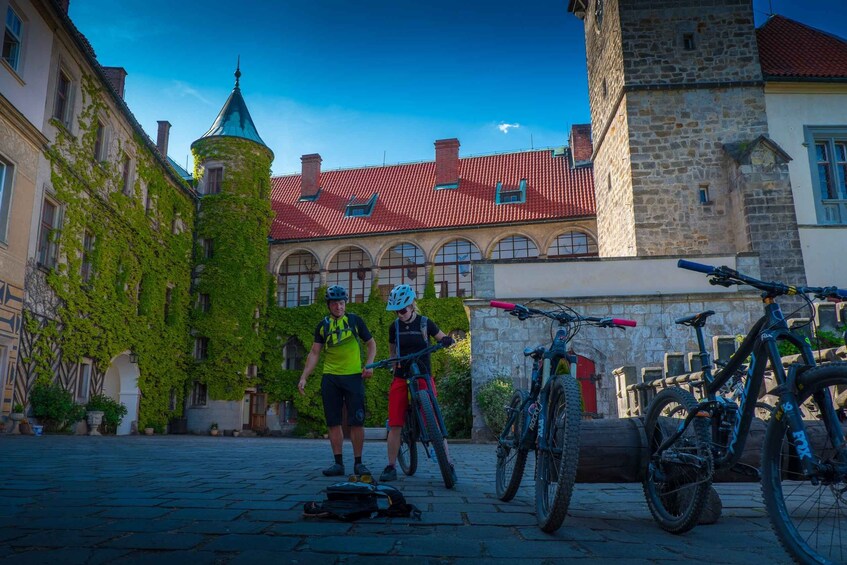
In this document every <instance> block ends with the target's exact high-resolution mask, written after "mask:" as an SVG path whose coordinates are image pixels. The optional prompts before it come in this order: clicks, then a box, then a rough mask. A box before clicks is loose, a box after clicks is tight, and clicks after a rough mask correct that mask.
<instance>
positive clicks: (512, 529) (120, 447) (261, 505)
mask: <svg viewBox="0 0 847 565" xmlns="http://www.w3.org/2000/svg"><path fill="white" fill-rule="evenodd" d="M344 449H345V463H346V464H347V466H348V469H349V468H350V467H352V453H351V450H350V445H349V443H345V446H344ZM451 452H452V454H453V456H454V457H455V459H456V470H457V473H458V476H459V484H458V485H457V486H456V488H455V489H453V490H449V491H448V490H446V489H445V488H444V486H443V483H441V480H440V476H438V475H437V473H438V471H437V465H436V464H435V463H434V462H430V461H428V460H426V459H425V457H424V458H422V459H421V461H420V464H419V468H418V472H417V474H416V475H415V476H414V477H404V476H402V474H401V478H400V479H399V480H398V481H397V482H396V483H393V484H395V485H396V486H397V487H398V488H400V489H401V490H402V491H403V493H404V494H405V496H406V497H407V498H408V500H409V501H410V502H411V503H413V504H415V505H417V506H418V507H419V508H421V509H422V510H423V516H422V519H421V520H420V521H415V520H411V519H408V518H403V519H398V518H393V519H386V518H379V519H372V520H360V521H358V522H354V523H341V522H327V521H315V520H314V519H305V518H303V517H302V515H301V509H302V506H303V503H304V502H307V501H310V500H320V499H321V498H322V496H321V493H320V491H321V489H323V488H324V487H326V486H327V485H329V484H330V483H332V482H335V479H330V478H326V477H323V476H322V475H321V473H320V469H322V468H324V467H326V466H327V465H328V464H329V463H330V462H331V457H330V451H329V444H328V442H327V441H326V440H299V439H279V438H231V437H216V438H213V437H198V436H152V437H148V436H131V437H99V438H97V437H86V436H42V437H22V436H14V437H13V436H8V435H7V436H3V437H0V461H2V481H1V482H0V560H4V561H14V563H16V564H28V563H51V564H52V563H60V564H63V565H64V564H72V563H91V564H95V563H106V562H108V563H155V564H157V565H161V564H163V563H172V562H173V563H177V562H178V563H232V564H238V563H251V564H255V563H271V562H273V563H280V562H282V563H392V564H394V563H403V562H409V563H411V562H414V563H495V564H496V563H514V562H515V559H520V561H521V562H522V563H523V562H529V563H564V562H586V563H588V562H591V563H598V564H602V563H610V564H611V563H614V564H615V565H626V564H634V563H668V564H670V563H676V562H679V561H681V560H689V559H697V560H701V561H707V562H711V563H741V562H753V563H764V562H767V563H789V562H790V560H789V559H788V557H787V555H786V554H784V553H783V551H782V550H781V548H780V547H779V544H778V543H777V541H776V538H775V537H774V535H773V533H772V532H771V530H770V527H769V525H768V522H767V517H766V515H765V512H764V508H763V506H762V503H761V497H760V494H759V486H758V484H742V485H739V484H732V485H718V487H717V488H718V491H719V492H720V495H721V498H722V501H723V505H724V513H723V517H722V518H721V520H720V521H719V522H718V523H717V524H715V525H711V526H700V527H698V528H695V529H694V530H693V531H692V532H689V533H688V534H685V535H683V536H672V535H670V534H667V533H665V532H663V531H662V530H660V529H659V528H658V526H657V525H656V524H655V523H654V522H653V521H652V519H651V517H650V515H649V511H648V510H647V506H646V504H645V502H644V497H643V495H642V493H641V487H640V485H635V484H578V485H576V491H575V494H574V498H573V500H572V503H571V507H570V513H569V516H568V518H567V520H566V521H565V524H564V525H563V527H562V528H561V529H560V530H559V531H558V532H557V533H556V534H553V535H549V534H545V533H543V532H541V531H540V530H539V529H538V528H537V527H536V526H535V515H534V509H533V494H534V481H533V480H532V475H531V473H532V459H533V457H532V456H530V461H529V464H528V465H527V474H526V476H525V477H524V483H523V485H522V486H521V490H520V491H519V492H518V495H517V496H516V497H515V499H514V500H513V501H511V502H509V503H502V502H500V501H499V500H498V499H497V498H496V497H495V495H494V484H493V469H494V448H493V446H492V445H480V444H463V443H456V444H453V445H451ZM364 455H365V457H364V459H365V463H366V464H367V465H369V466H370V468H371V470H372V471H374V472H375V473H378V472H379V471H380V470H381V469H382V467H383V466H384V464H385V443H384V442H367V443H366V444H365V454H364Z"/></svg>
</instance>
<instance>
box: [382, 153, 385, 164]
mask: <svg viewBox="0 0 847 565" xmlns="http://www.w3.org/2000/svg"><path fill="white" fill-rule="evenodd" d="M382 166H383V167H384V166H385V149H383V150H382Z"/></svg>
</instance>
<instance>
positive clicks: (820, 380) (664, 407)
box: [643, 260, 847, 563]
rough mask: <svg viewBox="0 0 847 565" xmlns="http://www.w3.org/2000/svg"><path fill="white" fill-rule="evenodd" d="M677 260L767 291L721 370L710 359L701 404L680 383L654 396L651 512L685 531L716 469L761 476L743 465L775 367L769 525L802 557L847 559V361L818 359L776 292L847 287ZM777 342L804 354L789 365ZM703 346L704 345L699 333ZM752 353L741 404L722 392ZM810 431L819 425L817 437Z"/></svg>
mask: <svg viewBox="0 0 847 565" xmlns="http://www.w3.org/2000/svg"><path fill="white" fill-rule="evenodd" d="M678 266H679V267H681V268H683V269H689V270H692V271H697V272H701V273H705V274H707V275H709V282H710V283H711V284H715V285H721V286H727V287H728V286H732V285H747V286H752V287H753V288H756V289H759V290H761V291H762V301H763V303H764V309H765V313H764V316H763V317H762V318H761V319H759V320H758V321H757V322H756V323H755V324H754V326H753V328H752V329H751V330H750V332H749V333H748V334H747V336H746V337H745V338H744V341H743V342H742V343H741V345H740V346H739V348H738V350H737V351H736V352H735V353H734V354H733V355H732V357H730V359H729V361H728V363H727V364H726V365H725V366H724V367H722V368H721V369H720V370H719V371H718V372H717V373H716V374H715V375H714V376H713V375H712V373H711V368H710V366H709V363H703V375H704V381H705V382H704V389H705V393H706V397H705V398H704V399H703V400H701V401H699V402H698V401H697V400H695V398H694V396H693V395H692V394H691V393H690V392H688V391H685V390H683V389H680V388H675V387H674V388H667V389H665V390H663V391H662V392H660V393H659V394H657V395H656V397H655V398H654V399H653V401H652V402H651V403H650V406H649V407H648V410H647V416H646V422H645V431H646V434H647V438H648V449H649V457H648V465H647V469H646V470H645V474H644V481H643V486H644V494H645V496H646V498H647V504H648V506H649V507H650V512H651V513H652V514H653V518H654V519H655V520H656V521H657V522H658V523H659V525H660V526H661V527H662V528H664V529H665V530H667V531H669V532H672V533H675V534H680V533H683V532H686V531H688V530H690V529H691V528H693V527H694V526H695V525H696V524H697V521H698V519H699V517H700V514H701V513H702V511H703V509H704V505H705V502H706V497H707V494H708V490H709V487H710V485H711V482H712V476H713V474H714V472H715V470H716V469H726V468H735V469H737V470H739V471H741V472H745V473H749V474H754V475H759V471H758V470H756V469H754V468H740V467H739V466H738V462H739V459H740V457H741V453H742V451H743V450H744V445H745V442H746V440H747V433H748V431H749V429H750V423H751V421H752V419H753V416H754V412H755V411H756V405H755V401H756V393H757V392H758V391H759V390H760V388H761V385H762V382H763V379H764V374H765V370H766V368H768V365H770V369H771V370H772V371H773V373H774V377H775V381H776V384H777V386H776V388H775V389H774V390H773V391H771V393H772V394H774V395H775V396H776V397H777V398H778V402H777V405H776V409H775V411H774V413H773V416H772V417H771V419H770V421H769V423H768V428H767V432H766V434H765V439H764V445H763V447H762V460H761V481H762V496H763V498H764V502H765V506H766V508H767V511H768V516H769V517H770V522H771V525H772V526H773V529H774V531H775V532H776V535H777V538H778V539H779V541H780V543H781V544H782V546H783V547H784V548H785V549H786V551H787V552H788V553H789V554H790V555H791V556H792V558H793V559H794V560H796V561H797V562H798V563H833V562H835V563H842V562H845V561H846V560H847V559H845V555H847V539H845V538H847V527H843V526H847V520H845V517H847V443H845V429H844V422H845V420H847V413H845V406H846V405H847V363H830V364H827V365H821V366H815V358H814V353H813V351H812V348H811V345H810V343H809V342H808V341H807V340H806V339H804V338H803V337H802V336H801V335H799V334H797V333H795V332H793V331H791V330H790V329H789V328H788V324H787V323H786V320H785V317H784V316H783V314H782V311H781V309H780V307H779V305H778V304H777V303H776V301H775V298H777V297H778V296H784V295H797V296H800V297H802V298H804V299H805V300H806V301H807V302H808V303H809V305H811V300H810V299H809V298H808V296H807V295H813V296H815V297H817V298H820V299H827V298H832V299H844V298H847V292H845V291H843V290H839V289H837V288H835V287H828V288H820V287H794V286H787V285H784V284H782V283H774V282H764V281H760V280H758V279H754V278H752V277H748V276H746V275H743V274H741V273H738V272H737V271H735V270H733V269H730V268H728V267H711V266H709V265H701V264H699V263H693V262H690V261H685V260H680V261H679V263H678ZM707 314H708V313H705V312H704V313H703V314H698V315H696V316H693V317H691V322H692V323H693V322H695V320H696V319H697V317H698V316H699V317H701V318H702V321H703V322H704V321H705V318H706V317H708V315H707ZM696 323H700V321H697V322H696ZM695 327H696V326H695ZM701 336H702V334H701ZM779 341H787V342H789V343H792V344H793V345H794V346H796V347H797V348H798V349H799V351H800V352H801V358H802V362H800V363H796V364H793V365H791V366H790V367H788V370H787V371H786V370H785V368H784V367H783V365H782V361H781V357H780V353H779V349H778V348H777V342H779ZM700 347H701V351H702V350H703V349H704V345H703V343H702V340H701V343H700ZM748 358H749V359H750V361H749V368H748V370H747V374H746V377H745V379H744V388H743V392H742V393H741V396H740V401H739V402H738V403H736V402H734V401H732V400H731V399H728V398H726V397H724V396H722V395H721V394H720V391H721V388H722V387H723V386H724V385H725V384H726V383H727V382H728V381H729V380H730V379H732V378H733V377H734V375H736V374H737V371H738V369H739V368H740V367H741V366H742V364H743V363H745V362H746V360H747V359H748ZM810 420H818V421H817V422H812V421H810ZM810 432H814V436H812V437H813V438H814V441H812V439H811V438H810ZM842 530H843V533H842Z"/></svg>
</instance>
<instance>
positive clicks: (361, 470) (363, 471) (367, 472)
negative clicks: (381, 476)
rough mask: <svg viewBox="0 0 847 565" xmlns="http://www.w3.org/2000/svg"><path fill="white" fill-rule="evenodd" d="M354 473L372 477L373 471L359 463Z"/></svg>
mask: <svg viewBox="0 0 847 565" xmlns="http://www.w3.org/2000/svg"><path fill="white" fill-rule="evenodd" d="M353 472H354V473H356V474H357V475H370V474H371V470H370V469H368V468H367V467H366V466H365V464H364V463H357V464H356V465H353Z"/></svg>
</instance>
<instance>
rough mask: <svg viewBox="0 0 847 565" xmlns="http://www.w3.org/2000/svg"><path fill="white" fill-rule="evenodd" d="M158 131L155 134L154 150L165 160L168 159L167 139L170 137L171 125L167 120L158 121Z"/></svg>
mask: <svg viewBox="0 0 847 565" xmlns="http://www.w3.org/2000/svg"><path fill="white" fill-rule="evenodd" d="M156 123H158V124H159V131H158V133H157V134H156V149H158V150H159V154H160V155H161V156H162V157H164V158H165V159H167V158H168V139H169V138H170V136H171V123H170V122H169V121H167V120H159V121H158V122H156Z"/></svg>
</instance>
